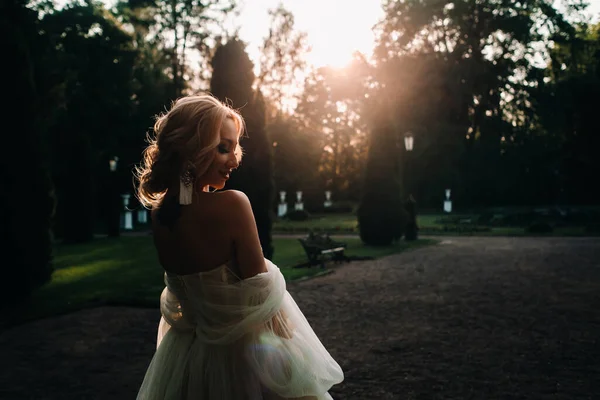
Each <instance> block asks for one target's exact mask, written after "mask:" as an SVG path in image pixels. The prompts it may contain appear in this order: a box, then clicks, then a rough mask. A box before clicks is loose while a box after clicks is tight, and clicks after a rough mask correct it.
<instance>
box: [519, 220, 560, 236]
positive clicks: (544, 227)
mask: <svg viewBox="0 0 600 400" xmlns="http://www.w3.org/2000/svg"><path fill="white" fill-rule="evenodd" d="M552 231H554V228H553V227H552V225H550V224H549V223H547V222H545V221H535V222H533V223H532V224H531V225H529V226H528V227H527V228H525V232H527V233H550V232H552Z"/></svg>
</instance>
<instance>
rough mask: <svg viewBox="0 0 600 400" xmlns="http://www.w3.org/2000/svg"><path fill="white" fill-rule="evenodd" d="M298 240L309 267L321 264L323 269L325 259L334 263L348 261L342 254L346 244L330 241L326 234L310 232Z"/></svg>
mask: <svg viewBox="0 0 600 400" xmlns="http://www.w3.org/2000/svg"><path fill="white" fill-rule="evenodd" d="M298 240H299V241H300V243H301V244H302V248H303V249H304V252H305V253H306V256H307V257H308V262H309V264H310V265H311V266H313V265H317V264H321V268H325V260H326V258H327V257H329V258H331V259H332V260H333V261H335V262H336V263H339V262H342V261H349V259H348V257H346V256H345V254H344V251H345V250H346V246H347V245H346V243H341V242H337V241H335V240H333V239H331V238H330V237H329V235H328V234H323V235H321V234H317V233H312V232H311V233H309V234H308V236H307V237H305V238H301V239H298Z"/></svg>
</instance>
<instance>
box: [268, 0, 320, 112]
mask: <svg viewBox="0 0 600 400" xmlns="http://www.w3.org/2000/svg"><path fill="white" fill-rule="evenodd" d="M269 16H270V18H271V26H270V28H269V34H268V35H267V37H266V38H265V39H264V42H263V45H262V48H261V52H260V62H259V66H260V73H259V74H258V76H257V79H256V89H257V90H260V91H261V92H262V93H263V95H264V96H265V98H266V99H267V100H268V103H270V104H272V106H273V108H274V110H273V111H274V113H273V114H274V115H271V114H272V113H267V121H268V122H270V120H271V118H272V117H277V116H279V114H280V113H281V112H285V111H289V107H290V105H289V103H290V102H291V101H292V100H293V98H294V96H295V95H297V94H298V93H297V90H296V88H297V86H298V85H297V83H298V79H299V75H301V74H302V73H303V72H304V71H306V69H307V67H308V66H307V64H306V60H305V59H304V56H305V55H306V53H308V52H309V51H310V49H309V48H308V45H307V44H306V33H305V32H299V31H297V30H296V29H295V21H294V15H293V14H292V13H291V12H290V11H289V10H287V9H286V8H285V7H284V6H283V5H282V4H279V5H278V6H277V7H276V8H274V9H270V10H269ZM286 103H288V104H287V105H286Z"/></svg>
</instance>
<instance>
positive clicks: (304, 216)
mask: <svg viewBox="0 0 600 400" xmlns="http://www.w3.org/2000/svg"><path fill="white" fill-rule="evenodd" d="M284 218H285V219H287V220H290V221H306V220H308V219H310V213H309V212H308V211H306V210H292V211H290V212H288V213H287V214H285V217H284Z"/></svg>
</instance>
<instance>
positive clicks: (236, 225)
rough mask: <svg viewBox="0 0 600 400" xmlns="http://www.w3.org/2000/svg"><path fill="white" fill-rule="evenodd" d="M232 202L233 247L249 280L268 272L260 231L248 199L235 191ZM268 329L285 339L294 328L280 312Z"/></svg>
mask: <svg viewBox="0 0 600 400" xmlns="http://www.w3.org/2000/svg"><path fill="white" fill-rule="evenodd" d="M230 196H231V198H232V199H231V200H232V204H231V205H230V206H231V209H232V210H233V212H231V213H230V214H229V215H230V216H231V219H230V227H231V229H232V237H233V245H234V249H235V252H236V255H237V262H238V265H239V268H240V273H241V275H242V276H241V278H242V279H247V278H250V277H252V276H255V275H257V274H260V273H261V272H267V266H266V264H265V261H264V255H263V253H262V248H261V245H260V240H259V238H258V229H257V227H256V221H255V219H254V214H253V212H252V206H251V205H250V200H248V197H247V196H246V195H245V194H244V193H242V192H238V191H235V190H232V191H230ZM266 327H267V329H271V330H273V332H274V333H275V334H276V335H278V336H280V337H283V338H286V339H290V338H291V337H292V333H291V331H292V327H291V326H290V323H289V321H288V319H287V317H286V315H285V314H284V312H283V310H280V311H279V312H278V313H277V314H276V315H275V316H273V319H272V320H271V321H268V322H267V323H266Z"/></svg>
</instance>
